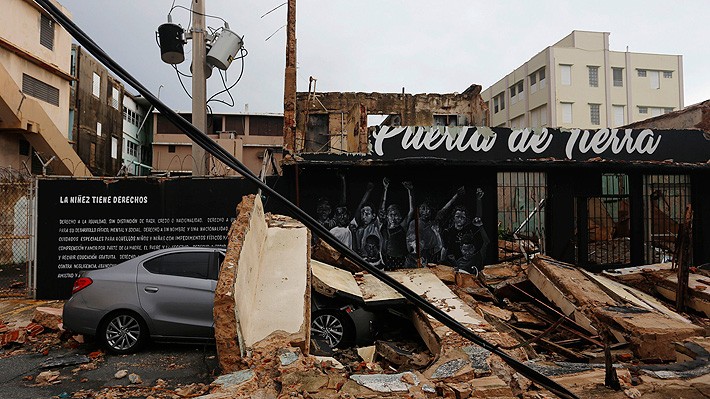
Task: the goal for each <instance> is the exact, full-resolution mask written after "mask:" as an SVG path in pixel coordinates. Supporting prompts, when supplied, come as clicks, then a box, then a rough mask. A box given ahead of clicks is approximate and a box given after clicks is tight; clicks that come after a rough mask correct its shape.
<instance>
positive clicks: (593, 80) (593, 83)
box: [587, 66, 599, 87]
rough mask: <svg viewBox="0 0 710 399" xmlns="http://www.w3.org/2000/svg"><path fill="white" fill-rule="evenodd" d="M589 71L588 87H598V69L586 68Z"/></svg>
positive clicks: (593, 67)
mask: <svg viewBox="0 0 710 399" xmlns="http://www.w3.org/2000/svg"><path fill="white" fill-rule="evenodd" d="M587 69H588V70H589V87H599V67H598V66H588V67H587Z"/></svg>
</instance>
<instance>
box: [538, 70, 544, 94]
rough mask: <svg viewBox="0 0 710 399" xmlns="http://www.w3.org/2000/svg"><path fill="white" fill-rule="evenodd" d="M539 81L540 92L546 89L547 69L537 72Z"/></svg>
mask: <svg viewBox="0 0 710 399" xmlns="http://www.w3.org/2000/svg"><path fill="white" fill-rule="evenodd" d="M537 80H538V82H540V83H539V84H538V85H539V86H540V87H538V88H539V89H540V90H542V89H544V88H545V67H542V68H540V69H539V70H538V71H537Z"/></svg>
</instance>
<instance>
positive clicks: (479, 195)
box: [476, 187, 483, 199]
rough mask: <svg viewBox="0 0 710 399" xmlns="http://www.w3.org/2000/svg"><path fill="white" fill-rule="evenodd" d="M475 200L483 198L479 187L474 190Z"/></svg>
mask: <svg viewBox="0 0 710 399" xmlns="http://www.w3.org/2000/svg"><path fill="white" fill-rule="evenodd" d="M476 198H477V199H481V198H483V190H481V188H480V187H479V188H477V189H476Z"/></svg>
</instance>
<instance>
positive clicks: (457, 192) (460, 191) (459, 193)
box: [456, 186, 466, 196]
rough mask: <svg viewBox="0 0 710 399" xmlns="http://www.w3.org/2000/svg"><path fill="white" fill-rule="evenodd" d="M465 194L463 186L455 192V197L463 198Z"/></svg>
mask: <svg viewBox="0 0 710 399" xmlns="http://www.w3.org/2000/svg"><path fill="white" fill-rule="evenodd" d="M464 194H466V188H465V187H464V186H461V187H459V188H458V190H456V195H459V196H463V195H464Z"/></svg>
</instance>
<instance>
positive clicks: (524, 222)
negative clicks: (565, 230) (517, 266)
mask: <svg viewBox="0 0 710 399" xmlns="http://www.w3.org/2000/svg"><path fill="white" fill-rule="evenodd" d="M497 179H498V260H499V261H501V262H503V261H510V262H514V263H524V262H527V259H526V258H527V257H529V256H530V255H532V254H533V253H545V236H546V234H545V201H546V199H547V175H546V174H545V173H543V172H499V173H498V176H497Z"/></svg>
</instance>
